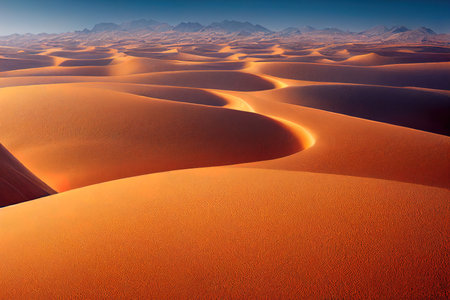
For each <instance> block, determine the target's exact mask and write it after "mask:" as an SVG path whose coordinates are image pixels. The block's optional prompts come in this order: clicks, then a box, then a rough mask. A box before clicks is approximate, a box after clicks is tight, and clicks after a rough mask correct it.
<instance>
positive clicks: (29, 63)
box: [0, 58, 53, 72]
mask: <svg viewBox="0 0 450 300" xmlns="http://www.w3.org/2000/svg"><path fill="white" fill-rule="evenodd" d="M51 65H53V61H52V60H50V61H47V60H32V59H8V58H0V72H4V71H10V70H19V69H30V68H40V67H47V66H51Z"/></svg>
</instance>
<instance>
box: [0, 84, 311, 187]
mask: <svg viewBox="0 0 450 300" xmlns="http://www.w3.org/2000/svg"><path fill="white" fill-rule="evenodd" d="M0 97H1V98H2V99H3V101H1V102H0V120H1V122H2V124H3V125H2V128H3V131H2V133H1V134H0V139H1V140H2V141H3V142H4V144H5V145H6V146H8V147H9V148H10V149H11V151H12V152H13V153H14V154H15V155H17V157H18V158H19V159H20V160H21V161H22V162H24V163H26V165H27V166H29V167H30V169H31V170H32V171H33V172H35V174H37V176H38V177H39V178H41V179H43V180H44V181H45V182H46V183H48V184H49V185H50V186H52V187H53V188H55V189H56V190H58V191H63V190H67V189H70V188H76V187H80V186H84V185H89V184H94V183H98V182H102V181H107V180H112V179H117V178H123V177H127V176H134V175H140V174H145V173H151V172H160V171H166V170H172V169H180V168H190V167H200V166H210V165H223V164H231V163H238V162H244V161H254V160H261V159H270V158H275V157H279V156H284V155H289V154H291V153H293V152H297V151H299V150H301V149H302V148H304V146H303V144H302V137H299V136H297V135H295V134H294V133H293V132H292V131H291V130H290V129H289V127H287V126H286V125H284V124H282V123H280V122H278V121H275V120H273V119H269V118H267V117H264V116H261V115H258V114H253V113H248V112H242V111H237V110H228V109H219V108H214V107H207V106H199V105H194V104H187V103H181V102H174V101H170V102H169V101H163V100H157V99H149V98H147V97H139V96H135V95H130V94H125V93H118V92H114V91H108V90H103V89H93V88H82V87H76V88H75V87H74V86H71V85H45V86H32V87H18V88H4V89H1V90H0ZM48 116H52V117H51V118H48Z"/></svg>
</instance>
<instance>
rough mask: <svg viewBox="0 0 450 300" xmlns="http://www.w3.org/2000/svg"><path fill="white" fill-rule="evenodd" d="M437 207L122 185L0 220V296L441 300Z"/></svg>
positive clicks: (217, 176)
mask: <svg viewBox="0 0 450 300" xmlns="http://www.w3.org/2000/svg"><path fill="white" fill-rule="evenodd" d="M448 197H449V191H448V190H445V189H439V188H432V187H426V186H422V185H414V184H405V183H399V182H392V181H384V180H376V179H368V178H358V177H348V176H338V175H329V174H314V173H303V172H288V171H274V170H255V169H253V170H250V169H238V168H229V167H220V168H206V169H195V170H182V171H174V172H166V173H160V174H152V175H146V176H141V177H136V178H127V179H123V180H119V181H114V182H108V183H103V184H99V185H95V186H91V187H85V188H82V189H78V190H73V191H69V192H66V193H61V194H59V195H54V196H50V197H47V198H44V199H39V200H38V201H31V202H28V203H23V204H20V205H17V206H12V207H7V208H5V209H2V210H0V239H1V240H2V243H1V244H0V256H1V257H2V260H3V262H2V264H0V275H1V276H2V280H1V281H0V290H1V291H2V294H3V296H5V297H6V298H22V299H23V298H54V297H62V298H72V297H82V298H99V297H106V298H123V297H125V298H130V297H131V298H141V297H144V298H158V299H173V298H253V297H257V298H266V297H269V298H391V297H393V298H411V297H413V298H414V297H419V298H445V295H446V293H447V290H446V285H445V278H446V276H447V271H448V270H447V259H448V257H447V245H448V236H449V232H448V228H449V227H448V220H449V218H450V216H449V202H448V201H446V200H445V199H448ZM125 199H126V201H124V200H125ZM49 211H51V212H52V213H51V214H49V213H48V212H49ZM49 241H51V242H49ZM36 258H39V259H36ZM67 274H70V276H67ZM23 287H27V288H23Z"/></svg>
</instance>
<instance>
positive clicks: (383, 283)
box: [0, 38, 450, 299]
mask: <svg viewBox="0 0 450 300" xmlns="http://www.w3.org/2000/svg"><path fill="white" fill-rule="evenodd" d="M449 55H450V48H448V47H446V46H439V47H438V46H434V45H391V46H389V45H377V44H373V45H372V44H370V45H369V44H368V45H358V44H351V43H348V44H328V45H323V44H320V45H319V44H310V45H303V44H302V45H296V44H279V43H274V42H271V41H264V40H263V39H262V40H260V41H249V40H248V41H247V40H245V39H243V40H239V41H227V42H221V43H219V42H217V43H207V42H201V43H200V42H198V41H197V42H196V41H190V40H188V41H184V42H180V41H178V40H173V41H172V40H170V38H168V39H167V40H166V41H165V42H162V41H158V42H155V41H154V42H137V41H127V40H124V41H118V42H116V43H110V44H105V45H101V46H92V45H86V44H83V43H79V44H78V45H73V43H69V42H67V41H55V42H53V43H52V44H50V43H49V44H45V45H24V46H23V47H22V48H14V47H0V144H1V147H0V166H1V169H0V207H1V208H0V241H1V242H0V256H1V257H2V263H1V264H0V278H1V279H0V298H5V299H35V298H40V299H49V298H157V299H173V298H255V297H256V298H445V297H448V293H449V287H448V270H449V267H448V261H449V259H448V258H449V257H448V253H449V252H448V245H449V244H450V243H449V236H450V235H449V230H448V228H449V220H450V214H449V208H450V207H449V204H450V201H449V200H450V193H449V188H450V180H449V179H450V138H449V135H450V123H449V116H450V80H449V79H450V62H449V61H450V57H449ZM430 57H431V58H432V59H431V58H430ZM2 206H3V207H2Z"/></svg>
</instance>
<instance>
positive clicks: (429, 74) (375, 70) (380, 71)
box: [253, 62, 450, 90]
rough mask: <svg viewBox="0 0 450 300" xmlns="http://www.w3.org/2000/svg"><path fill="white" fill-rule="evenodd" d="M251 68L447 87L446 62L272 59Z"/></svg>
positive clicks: (324, 78) (302, 76)
mask: <svg viewBox="0 0 450 300" xmlns="http://www.w3.org/2000/svg"><path fill="white" fill-rule="evenodd" d="M253 68H254V69H255V70H257V71H260V72H262V73H265V74H268V75H272V76H278V77H282V78H288V79H297V80H309V81H321V82H342V83H361V84H377V85H387V86H416V87H425V88H432V89H442V90H449V89H450V84H449V81H448V78H450V62H443V63H438V64H435V63H429V64H410V65H407V66H403V65H388V66H378V67H360V66H337V65H326V64H312V63H283V62H276V63H255V65H254V66H253Z"/></svg>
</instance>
